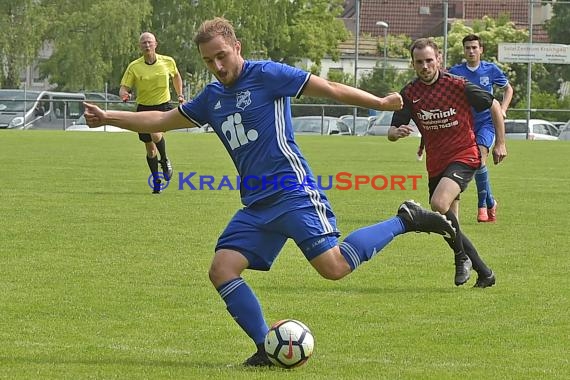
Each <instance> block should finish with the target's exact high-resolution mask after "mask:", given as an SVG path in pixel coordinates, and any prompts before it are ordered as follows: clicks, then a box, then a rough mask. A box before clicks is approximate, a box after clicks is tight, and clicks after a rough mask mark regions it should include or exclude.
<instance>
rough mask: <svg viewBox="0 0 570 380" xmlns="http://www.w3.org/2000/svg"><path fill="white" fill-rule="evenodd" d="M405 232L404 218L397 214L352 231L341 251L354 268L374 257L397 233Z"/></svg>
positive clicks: (341, 246) (342, 244)
mask: <svg viewBox="0 0 570 380" xmlns="http://www.w3.org/2000/svg"><path fill="white" fill-rule="evenodd" d="M404 232H406V231H405V227H404V223H403V222H402V219H400V218H398V217H397V216H395V217H393V218H390V219H388V220H385V221H383V222H380V223H378V224H374V225H372V226H368V227H363V228H360V229H358V230H356V231H353V232H351V233H350V234H349V235H348V236H347V237H346V238H345V239H344V241H343V242H342V243H340V253H341V254H342V255H343V256H344V258H345V259H346V261H347V262H348V265H350V269H352V270H354V269H356V267H358V266H359V265H360V264H362V263H363V262H365V261H368V260H370V259H371V258H372V257H374V256H375V255H376V254H377V253H378V252H380V251H381V250H382V248H384V247H385V246H386V245H388V243H390V242H391V241H392V240H393V239H394V238H395V237H396V236H397V235H400V234H403V233H404Z"/></svg>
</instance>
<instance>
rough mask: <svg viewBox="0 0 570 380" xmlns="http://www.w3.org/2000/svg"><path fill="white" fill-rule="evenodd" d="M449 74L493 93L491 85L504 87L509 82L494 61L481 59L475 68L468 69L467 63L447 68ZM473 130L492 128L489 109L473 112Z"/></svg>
mask: <svg viewBox="0 0 570 380" xmlns="http://www.w3.org/2000/svg"><path fill="white" fill-rule="evenodd" d="M448 71H449V72H450V73H451V74H455V75H459V76H462V77H464V78H465V79H467V80H468V81H469V82H471V83H473V84H475V85H477V86H479V87H481V88H482V89H484V90H485V91H487V92H489V93H491V94H492V93H493V87H494V86H498V87H501V88H503V87H505V86H506V85H507V84H509V80H508V79H507V77H506V76H505V74H504V73H503V72H502V71H501V69H499V68H498V67H497V65H495V64H494V63H491V62H487V61H481V63H480V64H479V67H477V69H476V70H470V69H469V67H467V63H461V64H459V65H455V66H453V67H452V68H450V69H449V70H448ZM474 115H475V130H478V129H480V128H484V127H487V128H493V119H492V118H491V111H490V110H485V111H483V112H474Z"/></svg>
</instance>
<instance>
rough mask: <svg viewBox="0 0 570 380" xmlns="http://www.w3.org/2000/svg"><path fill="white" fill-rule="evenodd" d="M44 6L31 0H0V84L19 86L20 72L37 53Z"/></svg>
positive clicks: (5, 86)
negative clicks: (0, 4)
mask: <svg viewBox="0 0 570 380" xmlns="http://www.w3.org/2000/svg"><path fill="white" fill-rule="evenodd" d="M45 13H46V12H45V9H44V7H43V5H42V4H41V2H38V1H34V0H3V1H2V7H0V30H1V31H2V32H1V33H0V87H1V88H19V87H20V83H21V79H20V75H21V73H22V72H23V70H24V69H25V68H26V67H27V66H28V65H30V64H31V63H32V62H33V61H34V59H35V58H36V57H37V55H38V51H39V49H40V47H41V46H42V43H43V39H42V36H43V32H44V30H45V28H46V26H47V20H49V18H47V17H45Z"/></svg>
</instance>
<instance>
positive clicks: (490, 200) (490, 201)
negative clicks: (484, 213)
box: [485, 174, 495, 208]
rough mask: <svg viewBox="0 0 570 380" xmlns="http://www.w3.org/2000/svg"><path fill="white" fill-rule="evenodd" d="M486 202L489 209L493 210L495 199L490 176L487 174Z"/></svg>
mask: <svg viewBox="0 0 570 380" xmlns="http://www.w3.org/2000/svg"><path fill="white" fill-rule="evenodd" d="M485 201H486V203H487V208H491V207H493V206H494V205H495V198H494V197H493V192H492V191H491V180H490V179H489V175H488V174H487V199H486V200H485Z"/></svg>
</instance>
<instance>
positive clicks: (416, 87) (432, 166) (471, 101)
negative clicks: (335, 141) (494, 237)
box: [388, 38, 507, 288]
mask: <svg viewBox="0 0 570 380" xmlns="http://www.w3.org/2000/svg"><path fill="white" fill-rule="evenodd" d="M410 53H411V55H412V61H413V62H412V63H413V66H414V69H415V71H416V74H417V76H418V77H417V78H416V79H415V80H413V81H412V82H410V83H408V84H407V85H406V86H405V87H404V88H403V89H402V91H401V95H402V98H403V100H404V107H403V109H402V110H401V111H397V112H395V113H394V116H393V118H392V123H391V125H392V126H391V127H390V130H389V132H388V139H389V140H390V141H396V140H398V139H400V138H402V137H406V136H409V134H410V133H411V132H412V131H413V130H412V128H411V127H410V126H409V123H410V119H412V120H414V122H415V123H416V125H417V126H418V128H419V130H420V132H421V134H422V137H423V139H424V142H425V150H426V167H427V171H428V177H429V199H430V205H431V208H432V209H433V210H434V211H439V212H440V213H441V214H444V215H446V216H447V218H448V219H449V220H451V222H452V224H453V226H454V227H455V228H456V230H457V238H456V239H446V241H447V243H448V244H449V246H450V247H451V248H452V249H453V251H454V252H455V268H456V270H455V284H456V285H463V284H464V283H466V282H467V281H468V280H469V277H470V271H471V267H473V269H475V271H477V274H478V278H477V282H476V283H475V287H481V288H485V287H488V286H492V285H494V284H495V274H494V273H493V271H492V270H491V269H490V268H489V267H488V266H487V265H486V264H485V263H484V261H483V260H482V259H481V257H480V256H479V254H478V252H477V250H476V249H475V247H474V246H473V244H472V243H471V241H470V240H469V239H468V238H467V236H466V235H465V233H463V232H462V231H461V232H460V229H459V221H458V216H459V194H460V193H462V192H463V191H464V190H465V189H466V188H467V184H468V183H469V181H471V179H473V176H474V174H475V171H476V170H477V169H479V167H480V166H481V157H480V153H479V148H478V147H477V141H476V140H475V135H474V133H473V111H472V109H475V110H476V111H477V112H481V111H483V110H485V109H490V111H491V115H492V118H493V124H494V126H495V130H496V142H495V146H494V149H493V159H494V162H495V164H498V163H499V162H501V161H502V160H503V159H504V158H505V157H506V156H507V149H506V146H505V126H504V121H503V117H502V111H501V105H500V103H499V102H498V101H497V100H495V99H494V97H493V95H491V94H490V93H488V92H486V91H484V90H482V89H481V88H479V87H478V86H476V85H474V84H472V83H470V82H468V81H467V80H465V79H464V78H461V77H458V76H454V75H451V74H449V73H446V72H443V71H441V70H440V59H439V57H440V54H439V49H438V47H437V45H436V44H435V43H434V42H433V41H432V40H430V39H427V38H420V39H418V40H416V41H415V42H414V43H413V44H412V47H411V48H410Z"/></svg>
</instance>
